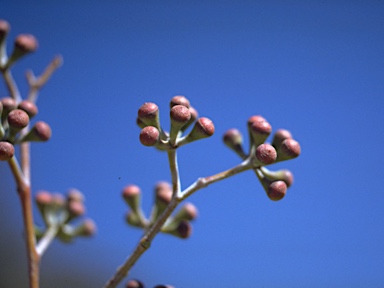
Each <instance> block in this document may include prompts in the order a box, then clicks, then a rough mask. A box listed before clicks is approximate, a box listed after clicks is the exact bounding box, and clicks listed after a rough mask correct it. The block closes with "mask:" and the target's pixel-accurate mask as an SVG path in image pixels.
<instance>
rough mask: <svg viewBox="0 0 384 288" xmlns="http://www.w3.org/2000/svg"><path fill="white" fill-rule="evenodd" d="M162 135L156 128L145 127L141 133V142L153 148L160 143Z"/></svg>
mask: <svg viewBox="0 0 384 288" xmlns="http://www.w3.org/2000/svg"><path fill="white" fill-rule="evenodd" d="M159 137H160V133H159V130H158V129H157V128H156V127H154V126H147V127H144V128H143V129H142V130H141V132H140V142H141V144H143V145H144V146H153V145H156V144H157V143H158V142H159Z"/></svg>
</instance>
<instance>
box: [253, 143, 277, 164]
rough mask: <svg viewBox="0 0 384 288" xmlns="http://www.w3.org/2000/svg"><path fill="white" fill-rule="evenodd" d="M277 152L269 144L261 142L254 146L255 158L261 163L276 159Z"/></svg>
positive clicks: (270, 162) (268, 162)
mask: <svg viewBox="0 0 384 288" xmlns="http://www.w3.org/2000/svg"><path fill="white" fill-rule="evenodd" d="M276 157H277V153H276V150H275V148H273V146H272V145H270V144H261V145H259V146H257V148H256V158H257V160H259V161H260V162H261V163H263V164H265V165H268V164H272V163H273V162H275V161H276Z"/></svg>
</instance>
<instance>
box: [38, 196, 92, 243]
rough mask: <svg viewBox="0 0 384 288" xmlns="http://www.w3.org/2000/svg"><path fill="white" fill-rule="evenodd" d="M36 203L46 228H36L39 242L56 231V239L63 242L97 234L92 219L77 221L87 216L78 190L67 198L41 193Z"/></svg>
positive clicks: (82, 198) (82, 197)
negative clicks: (50, 232)
mask: <svg viewBox="0 0 384 288" xmlns="http://www.w3.org/2000/svg"><path fill="white" fill-rule="evenodd" d="M35 202H36V204H37V207H38V208H39V212H40V214H41V217H42V218H43V220H44V223H45V226H46V227H45V228H44V229H42V228H39V227H35V233H36V237H37V240H40V239H41V238H42V237H44V236H45V235H47V233H49V232H48V231H54V232H55V233H56V235H55V236H56V238H58V239H59V240H61V241H62V242H71V241H72V240H73V238H75V237H79V236H83V237H88V236H92V235H94V234H95V232H96V225H95V223H94V222H93V221H92V220H91V219H82V220H81V221H80V222H78V221H77V220H79V218H81V217H82V216H84V214H85V205H84V196H83V194H82V193H81V192H80V191H78V190H77V189H70V190H69V191H68V193H67V195H66V197H64V196H63V195H62V194H58V193H49V192H47V191H39V192H38V193H37V194H36V196H35Z"/></svg>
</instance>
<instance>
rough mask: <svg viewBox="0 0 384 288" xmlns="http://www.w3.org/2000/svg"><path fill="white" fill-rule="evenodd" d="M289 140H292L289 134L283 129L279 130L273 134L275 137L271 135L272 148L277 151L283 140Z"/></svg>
mask: <svg viewBox="0 0 384 288" xmlns="http://www.w3.org/2000/svg"><path fill="white" fill-rule="evenodd" d="M290 138H292V134H291V132H289V131H288V130H285V129H279V130H277V131H276V132H275V135H273V140H272V146H273V147H275V148H276V149H279V148H280V145H281V143H282V142H283V141H284V140H285V139H290Z"/></svg>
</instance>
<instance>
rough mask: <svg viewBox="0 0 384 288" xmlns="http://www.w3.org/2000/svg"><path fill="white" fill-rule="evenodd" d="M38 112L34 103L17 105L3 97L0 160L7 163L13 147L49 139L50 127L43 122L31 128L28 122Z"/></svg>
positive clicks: (0, 107)
mask: <svg viewBox="0 0 384 288" xmlns="http://www.w3.org/2000/svg"><path fill="white" fill-rule="evenodd" d="M37 112H38V109H37V106H36V104H35V103H33V102H31V101H28V100H23V101H21V102H20V103H18V104H17V102H16V100H14V99H13V98H10V97H5V98H2V99H1V100H0V115H1V122H0V160H1V161H7V160H9V159H11V158H12V156H13V155H14V152H15V149H14V145H15V144H19V143H22V142H28V141H38V142H43V141H47V140H49V139H50V138H51V128H50V126H49V125H48V124H47V123H45V122H43V121H38V122H36V123H35V124H34V125H33V126H32V127H31V128H30V127H29V123H30V120H31V119H32V117H34V116H35V115H36V114H37Z"/></svg>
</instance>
